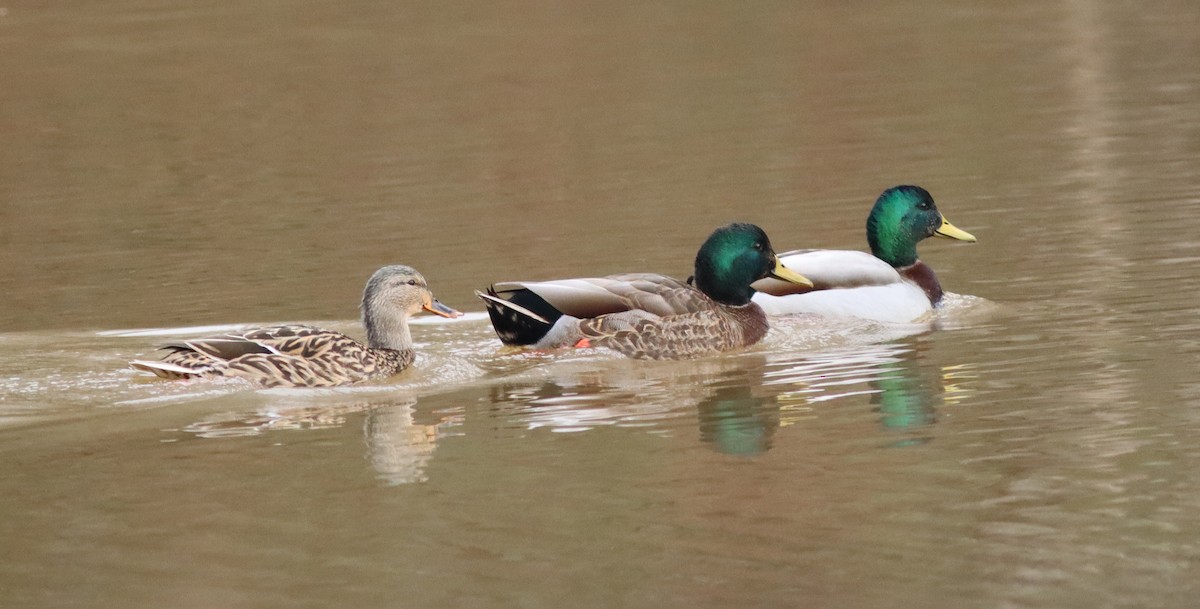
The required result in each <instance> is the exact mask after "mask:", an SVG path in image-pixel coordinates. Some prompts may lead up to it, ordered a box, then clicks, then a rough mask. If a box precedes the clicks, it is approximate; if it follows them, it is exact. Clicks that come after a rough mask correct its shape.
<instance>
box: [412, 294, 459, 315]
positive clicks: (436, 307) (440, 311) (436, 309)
mask: <svg viewBox="0 0 1200 609" xmlns="http://www.w3.org/2000/svg"><path fill="white" fill-rule="evenodd" d="M421 308H422V309H425V310H426V311H429V312H430V313H433V314H434V315H441V316H442V317H450V318H454V317H462V312H460V311H455V310H454V309H451V308H450V307H448V306H446V305H444V304H442V303H440V302H438V300H437V299H436V298H435V299H432V300H430V301H429V302H427V303H425V304H423V305H421Z"/></svg>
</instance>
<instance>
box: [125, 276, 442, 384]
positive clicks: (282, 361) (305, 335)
mask: <svg viewBox="0 0 1200 609" xmlns="http://www.w3.org/2000/svg"><path fill="white" fill-rule="evenodd" d="M422 309H424V310H426V311H429V312H431V313H434V314H436V315H441V316H442V317H458V316H460V315H462V313H459V312H458V311H455V310H454V309H451V308H450V307H447V306H446V305H443V304H442V303H440V302H438V301H437V300H435V299H434V298H433V294H432V293H430V291H429V288H428V287H427V286H426V283H425V278H424V277H422V276H421V274H420V273H418V272H417V271H415V270H413V269H412V268H411V267H407V266H402V265H394V266H385V267H383V268H381V269H379V270H378V271H376V272H375V274H374V275H371V278H370V279H369V280H368V281H367V287H366V289H365V290H364V291H363V298H362V322H363V327H365V328H366V330H367V344H365V345H364V344H362V343H360V342H358V341H356V340H354V339H352V338H350V337H349V336H346V335H345V334H342V333H340V332H334V331H332V330H323V329H321V328H315V327H312V326H303V325H284V326H273V327H269V328H260V329H257V330H250V331H248V332H241V333H232V332H231V333H228V334H219V335H216V336H207V337H204V338H198V339H194V340H185V341H178V342H173V343H168V344H166V345H163V346H162V348H163V349H166V350H168V351H170V353H168V354H167V355H166V357H164V358H163V359H162V360H161V361H145V360H135V361H132V362H130V363H129V365H130V367H132V368H133V369H135V370H142V371H145V372H152V373H154V374H156V375H158V376H160V377H162V378H167V379H190V378H198V377H236V378H242V379H247V380H250V381H253V382H255V383H257V384H259V385H263V386H267V387H330V386H333V385H344V384H348V383H357V382H360V381H365V380H367V379H371V378H381V377H386V376H391V375H393V374H396V373H397V372H400V371H402V370H404V369H405V368H408V367H409V366H410V365H411V364H412V363H413V359H415V357H416V353H415V352H414V351H413V345H412V336H411V335H410V334H409V331H408V318H409V316H410V315H414V314H416V313H418V312H420V311H421V310H422Z"/></svg>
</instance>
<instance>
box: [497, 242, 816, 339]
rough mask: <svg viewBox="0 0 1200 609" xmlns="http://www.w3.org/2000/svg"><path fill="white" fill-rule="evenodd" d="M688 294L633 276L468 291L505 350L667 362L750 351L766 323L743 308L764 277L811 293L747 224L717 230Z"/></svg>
mask: <svg viewBox="0 0 1200 609" xmlns="http://www.w3.org/2000/svg"><path fill="white" fill-rule="evenodd" d="M695 266H696V268H695V272H696V274H695V287H692V286H691V285H688V284H687V283H684V282H682V281H677V280H675V279H672V278H670V277H664V276H662V275H653V274H647V273H638V274H631V275H611V276H608V277H602V278H591V279H565V280H559V281H540V282H504V283H497V284H495V285H493V286H492V287H490V288H489V289H488V293H487V294H484V293H481V292H475V293H476V294H477V295H478V296H479V297H480V298H482V299H483V302H484V305H486V306H487V310H488V315H489V316H490V317H491V319H492V327H494V328H495V329H496V334H497V335H498V336H499V337H500V340H501V341H503V342H504V343H505V344H508V345H532V346H534V347H537V348H543V349H545V348H552V347H561V346H568V345H578V346H586V345H596V346H600V347H608V348H610V349H613V350H615V351H619V352H621V353H624V354H625V355H628V356H630V357H635V358H651V359H672V358H685V357H696V356H700V355H705V354H709V353H716V352H720V351H728V350H730V349H737V348H741V347H747V346H750V345H753V344H754V343H757V342H758V341H759V340H761V339H762V337H763V336H764V335H766V333H767V318H766V315H764V314H763V311H762V309H761V308H760V307H759V306H758V305H756V304H754V303H753V302H751V300H750V297H751V295H752V294H754V289H753V288H751V287H750V284H751V283H753V282H754V281H756V280H759V279H762V278H764V277H776V278H778V279H780V280H783V281H786V282H792V283H795V284H799V285H806V286H811V285H812V284H811V283H809V281H808V280H807V279H805V278H804V277H802V276H800V275H798V274H796V273H794V272H792V271H790V270H788V269H787V268H786V267H784V266H783V265H782V264H780V262H779V259H778V257H777V256H776V255H775V252H774V250H772V249H771V242H770V240H768V239H767V234H766V233H765V232H763V230H762V229H761V228H759V227H757V226H755V225H753V224H730V225H728V226H725V227H722V228H718V229H717V230H716V231H714V232H713V233H712V235H710V236H709V237H708V239H707V240H706V241H705V242H704V245H702V246H701V247H700V251H699V252H697V254H696V265H695Z"/></svg>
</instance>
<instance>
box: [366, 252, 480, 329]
mask: <svg viewBox="0 0 1200 609" xmlns="http://www.w3.org/2000/svg"><path fill="white" fill-rule="evenodd" d="M423 310H424V311H429V312H430V313H433V314H434V315H440V316H442V317H459V316H461V315H462V313H460V312H458V311H456V310H454V309H451V308H450V307H447V306H446V305H444V304H442V303H440V302H438V301H437V299H436V298H434V297H433V293H432V292H430V291H429V286H428V284H426V283H425V278H424V277H422V276H421V274H420V273H418V272H417V271H416V269H414V268H412V267H410V266H404V265H402V264H396V265H392V266H385V267H383V268H381V269H379V270H378V271H375V274H374V275H371V278H370V279H368V280H367V287H366V289H364V290H363V299H362V320H363V326H364V327H365V328H366V330H367V342H368V344H370V345H371V346H372V347H386V348H389V349H398V348H407V347H408V345H409V343H410V341H411V339H410V338H409V332H408V318H409V316H411V315H415V314H417V313H420V312H421V311H423Z"/></svg>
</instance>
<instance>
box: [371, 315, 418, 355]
mask: <svg viewBox="0 0 1200 609" xmlns="http://www.w3.org/2000/svg"><path fill="white" fill-rule="evenodd" d="M362 322H363V327H364V328H366V330H367V346H368V347H371V348H372V349H391V350H393V351H411V350H412V334H411V333H410V332H409V331H408V315H407V314H406V313H404V312H399V313H384V312H380V311H378V310H375V309H373V308H372V307H370V306H366V307H363V316H362Z"/></svg>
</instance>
